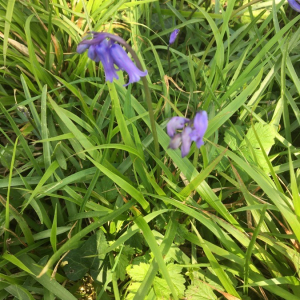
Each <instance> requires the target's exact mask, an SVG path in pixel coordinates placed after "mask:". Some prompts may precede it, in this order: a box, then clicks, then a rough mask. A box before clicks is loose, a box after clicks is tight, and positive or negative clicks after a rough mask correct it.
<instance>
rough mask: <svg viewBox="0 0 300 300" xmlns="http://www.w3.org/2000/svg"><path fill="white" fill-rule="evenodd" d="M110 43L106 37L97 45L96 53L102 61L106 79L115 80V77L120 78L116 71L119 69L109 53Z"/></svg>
mask: <svg viewBox="0 0 300 300" xmlns="http://www.w3.org/2000/svg"><path fill="white" fill-rule="evenodd" d="M109 51H110V45H109V42H108V41H107V40H106V39H105V40H103V42H101V43H100V44H98V45H96V53H97V56H98V57H99V59H100V61H101V62H102V65H103V69H104V73H105V79H106V80H107V81H110V82H113V80H114V78H116V79H119V76H118V75H117V73H116V71H118V70H117V69H116V68H115V66H114V62H113V59H112V57H111V55H110V53H109Z"/></svg>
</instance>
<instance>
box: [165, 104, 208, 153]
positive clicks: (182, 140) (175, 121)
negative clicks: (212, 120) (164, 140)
mask: <svg viewBox="0 0 300 300" xmlns="http://www.w3.org/2000/svg"><path fill="white" fill-rule="evenodd" d="M187 123H188V125H187V126H185V125H186V124H187ZM207 126H208V117H207V113H206V111H204V110H202V111H199V112H197V113H196V116H195V118H194V119H193V120H189V119H187V118H183V117H173V118H172V119H171V120H170V121H169V123H168V124H167V133H168V135H169V136H170V137H171V141H170V145H169V148H171V149H177V148H179V146H180V144H181V156H182V157H185V156H186V155H188V153H189V152H190V149H191V144H192V142H193V141H194V142H196V146H197V148H200V147H201V146H202V145H203V144H204V142H203V136H204V134H205V132H206V129H207ZM178 129H182V132H181V133H177V130H178Z"/></svg>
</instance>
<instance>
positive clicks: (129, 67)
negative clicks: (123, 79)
mask: <svg viewBox="0 0 300 300" xmlns="http://www.w3.org/2000/svg"><path fill="white" fill-rule="evenodd" d="M110 55H111V57H112V59H113V61H114V63H115V64H116V65H117V66H118V67H119V68H120V69H121V70H123V71H125V72H127V73H128V75H129V81H128V83H127V84H125V85H124V86H127V85H128V84H130V83H133V82H137V81H139V80H140V78H141V77H143V76H146V75H147V73H148V72H147V70H146V71H141V70H140V69H139V68H138V67H137V66H136V65H135V64H134V63H133V61H132V60H131V59H130V58H129V56H128V54H127V53H126V51H125V50H124V49H123V48H122V47H121V46H120V45H118V44H113V45H112V46H111V47H110Z"/></svg>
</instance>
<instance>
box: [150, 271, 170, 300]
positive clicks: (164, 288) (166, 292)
mask: <svg viewBox="0 0 300 300" xmlns="http://www.w3.org/2000/svg"><path fill="white" fill-rule="evenodd" d="M153 288H154V292H155V295H156V298H157V299H161V300H168V299H170V293H171V292H170V289H169V286H168V284H167V282H166V280H165V279H162V278H159V277H155V279H154V281H153Z"/></svg>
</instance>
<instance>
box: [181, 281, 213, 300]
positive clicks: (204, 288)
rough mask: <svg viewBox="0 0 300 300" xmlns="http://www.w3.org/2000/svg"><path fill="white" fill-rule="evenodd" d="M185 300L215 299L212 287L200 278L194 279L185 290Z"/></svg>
mask: <svg viewBox="0 0 300 300" xmlns="http://www.w3.org/2000/svg"><path fill="white" fill-rule="evenodd" d="M185 297H186V298H185V299H186V300H216V299H217V296H216V295H215V294H214V292H213V289H212V288H211V287H210V286H208V285H207V284H205V283H203V282H202V281H200V280H194V282H193V284H192V285H190V286H189V287H188V288H187V290H186V292H185Z"/></svg>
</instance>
